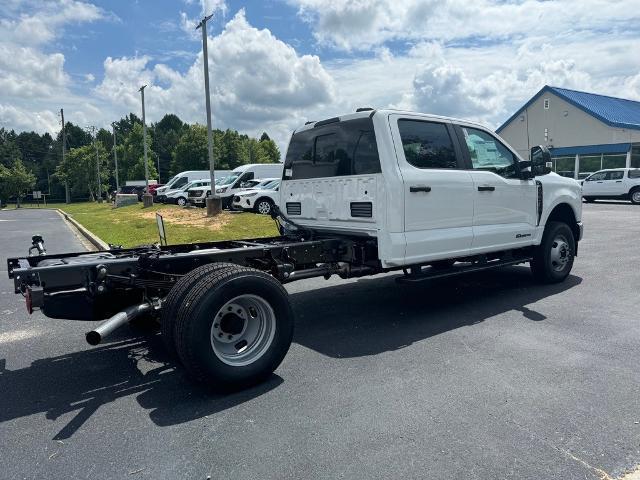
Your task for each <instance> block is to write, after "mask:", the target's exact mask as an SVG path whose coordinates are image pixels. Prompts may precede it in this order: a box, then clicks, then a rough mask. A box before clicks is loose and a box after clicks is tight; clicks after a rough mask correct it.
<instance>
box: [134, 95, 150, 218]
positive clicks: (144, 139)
mask: <svg viewBox="0 0 640 480" xmlns="http://www.w3.org/2000/svg"><path fill="white" fill-rule="evenodd" d="M146 87H147V86H146V85H143V86H141V87H140V90H138V91H139V92H140V95H141V96H142V143H143V144H144V185H145V187H144V195H143V196H142V206H143V207H144V208H146V207H150V206H151V205H153V197H152V196H151V195H150V194H149V164H148V163H147V122H146V119H145V115H144V89H145V88H146Z"/></svg>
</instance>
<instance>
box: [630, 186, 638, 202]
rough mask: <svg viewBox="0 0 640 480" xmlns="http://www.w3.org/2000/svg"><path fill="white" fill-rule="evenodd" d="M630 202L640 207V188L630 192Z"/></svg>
mask: <svg viewBox="0 0 640 480" xmlns="http://www.w3.org/2000/svg"><path fill="white" fill-rule="evenodd" d="M629 200H631V203H633V204H634V205H640V188H634V189H633V190H631V191H630V192H629Z"/></svg>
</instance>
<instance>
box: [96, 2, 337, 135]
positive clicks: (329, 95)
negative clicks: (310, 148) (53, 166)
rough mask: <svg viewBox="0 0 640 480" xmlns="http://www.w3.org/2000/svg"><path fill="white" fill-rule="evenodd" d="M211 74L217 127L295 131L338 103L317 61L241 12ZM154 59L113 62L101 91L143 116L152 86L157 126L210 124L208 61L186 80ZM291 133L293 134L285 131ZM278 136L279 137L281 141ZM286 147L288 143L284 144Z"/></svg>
mask: <svg viewBox="0 0 640 480" xmlns="http://www.w3.org/2000/svg"><path fill="white" fill-rule="evenodd" d="M208 49H209V70H210V79H211V97H212V109H213V117H214V125H215V126H216V127H218V128H236V129H240V130H243V131H246V132H250V133H259V132H261V131H262V130H265V129H269V130H272V131H273V129H275V130H278V131H280V132H281V133H280V135H283V132H284V131H286V130H287V129H289V130H290V129H291V128H293V126H294V124H295V122H297V121H300V119H301V118H302V115H303V114H304V112H305V110H306V109H309V108H313V107H315V106H317V105H322V104H327V103H330V102H331V101H332V99H333V81H332V78H331V77H330V75H329V74H328V73H327V72H326V70H325V69H324V68H323V66H322V65H321V63H320V59H319V58H318V57H316V56H311V55H298V54H297V53H296V51H295V50H294V49H293V48H292V47H291V46H289V45H287V44H285V43H284V42H282V41H280V40H278V39H277V38H276V37H274V36H273V35H272V34H271V32H269V31H268V30H258V29H257V28H255V27H253V26H251V25H250V24H249V23H248V22H247V20H246V18H245V15H244V11H242V10H241V11H240V12H238V13H237V14H236V15H235V16H234V17H233V18H232V19H231V20H230V21H229V22H228V23H227V24H226V25H225V27H224V30H223V31H222V33H221V34H220V35H217V36H215V37H210V38H209V43H208ZM150 64H151V58H149V57H146V56H143V57H133V58H126V57H124V58H117V59H114V58H111V57H109V58H107V59H106V60H105V62H104V70H105V75H104V80H103V81H102V82H101V83H100V84H99V85H98V86H97V87H96V88H95V92H96V94H97V95H99V96H100V97H101V98H103V99H105V100H107V101H109V102H113V103H117V104H118V105H120V106H121V108H122V112H123V113H126V112H128V111H135V112H138V111H139V110H140V96H139V94H138V93H137V89H138V88H139V86H140V85H142V84H148V85H149V87H148V88H147V90H146V91H145V106H146V110H147V117H148V118H149V120H150V121H154V120H159V119H160V117H161V116H162V115H164V114H165V113H167V112H174V113H176V114H177V115H179V116H180V117H181V118H183V119H184V120H187V121H190V122H195V121H197V122H200V123H205V122H206V118H205V114H204V76H203V65H202V54H200V55H199V56H198V58H197V59H196V61H195V62H194V64H193V65H192V66H191V67H190V68H189V69H188V70H187V71H186V72H185V73H184V74H183V73H180V72H177V71H175V70H173V69H171V68H170V67H168V66H167V65H163V64H156V65H155V66H151V65H150ZM285 125H286V127H285ZM275 135H276V134H274V136H275ZM278 140H280V143H281V145H282V144H283V142H284V140H285V138H284V137H283V136H281V137H280V138H279V139H278Z"/></svg>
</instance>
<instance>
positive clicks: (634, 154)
mask: <svg viewBox="0 0 640 480" xmlns="http://www.w3.org/2000/svg"><path fill="white" fill-rule="evenodd" d="M631 168H640V145H638V146H635V145H634V147H633V148H632V149H631Z"/></svg>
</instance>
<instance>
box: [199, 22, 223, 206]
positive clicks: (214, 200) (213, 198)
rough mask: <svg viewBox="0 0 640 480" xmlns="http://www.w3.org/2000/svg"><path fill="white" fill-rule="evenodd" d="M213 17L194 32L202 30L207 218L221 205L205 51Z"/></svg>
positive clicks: (207, 58) (207, 59) (207, 55)
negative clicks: (205, 114) (218, 193)
mask: <svg viewBox="0 0 640 480" xmlns="http://www.w3.org/2000/svg"><path fill="white" fill-rule="evenodd" d="M211 17H213V14H211V15H209V16H207V17H204V18H203V19H202V20H201V21H200V23H199V24H198V26H197V27H196V30H198V29H199V28H201V29H202V56H203V60H204V93H205V104H206V107H207V146H208V149H209V173H210V176H211V191H210V193H209V196H208V197H207V200H206V204H207V216H208V217H213V216H215V215H217V214H218V213H220V211H221V210H222V204H221V200H220V197H218V196H217V195H216V173H215V166H214V161H213V134H212V132H211V99H210V97H209V53H208V51H207V21H208V20H209V19H210V18H211Z"/></svg>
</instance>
